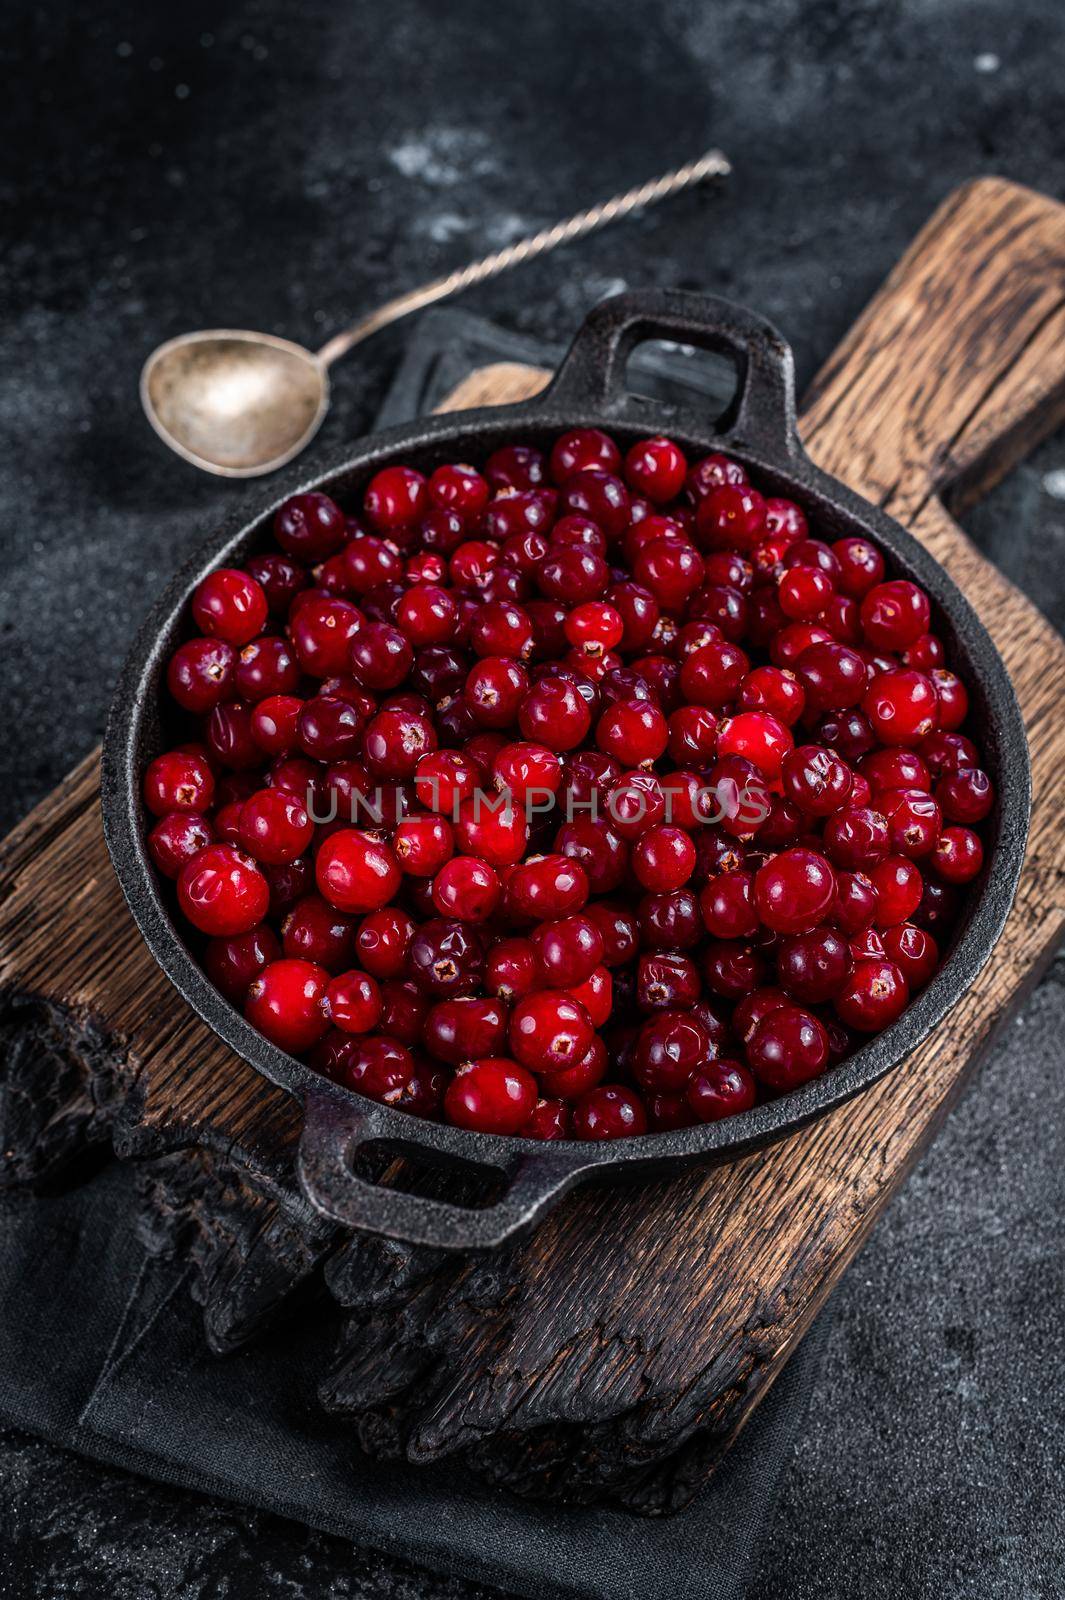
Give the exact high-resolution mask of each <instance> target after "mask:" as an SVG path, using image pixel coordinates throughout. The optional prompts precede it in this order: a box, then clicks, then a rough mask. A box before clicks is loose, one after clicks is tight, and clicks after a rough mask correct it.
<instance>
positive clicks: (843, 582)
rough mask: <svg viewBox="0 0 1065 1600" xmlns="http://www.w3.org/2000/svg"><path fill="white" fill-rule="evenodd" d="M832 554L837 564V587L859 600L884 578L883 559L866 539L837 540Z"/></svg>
mask: <svg viewBox="0 0 1065 1600" xmlns="http://www.w3.org/2000/svg"><path fill="white" fill-rule="evenodd" d="M832 554H833V555H834V556H835V558H836V560H837V561H838V562H839V586H840V588H841V589H842V590H843V592H844V594H847V595H850V596H851V598H852V599H854V600H861V599H863V598H864V596H865V595H867V594H868V593H869V590H870V589H872V588H873V587H874V586H875V585H876V584H878V583H880V581H881V580H882V578H883V576H884V558H883V556H882V555H881V554H880V551H879V550H878V549H877V548H876V545H875V544H870V543H869V540H868V539H861V538H858V539H837V541H836V543H835V544H834V545H833V546H832Z"/></svg>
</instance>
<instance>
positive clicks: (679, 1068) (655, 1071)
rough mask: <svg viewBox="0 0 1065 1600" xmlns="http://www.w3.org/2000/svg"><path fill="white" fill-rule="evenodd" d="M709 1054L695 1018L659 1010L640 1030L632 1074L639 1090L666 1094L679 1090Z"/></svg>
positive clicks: (709, 1047) (706, 1036) (708, 1045)
mask: <svg viewBox="0 0 1065 1600" xmlns="http://www.w3.org/2000/svg"><path fill="white" fill-rule="evenodd" d="M712 1053H713V1048H712V1044H711V1040H710V1036H709V1034H708V1033H707V1031H706V1029H705V1028H704V1027H703V1025H702V1023H701V1022H700V1021H699V1020H698V1018H697V1017H695V1016H693V1015H691V1014H690V1013H689V1012H685V1011H660V1012H658V1013H657V1015H655V1016H653V1017H651V1018H650V1019H649V1020H648V1021H647V1022H645V1023H644V1025H643V1027H642V1028H641V1029H640V1035H639V1038H638V1040H637V1043H636V1054H635V1057H634V1060H633V1073H634V1076H635V1078H636V1081H637V1083H638V1084H639V1085H640V1087H641V1088H643V1089H647V1090H648V1091H650V1092H651V1093H653V1094H669V1093H672V1092H674V1091H676V1090H678V1089H683V1088H684V1086H685V1085H686V1084H687V1082H688V1080H689V1079H690V1077H691V1076H692V1073H693V1072H695V1071H696V1069H697V1068H699V1067H701V1066H703V1065H704V1064H705V1063H706V1062H707V1061H708V1060H709V1059H710V1057H711V1055H712Z"/></svg>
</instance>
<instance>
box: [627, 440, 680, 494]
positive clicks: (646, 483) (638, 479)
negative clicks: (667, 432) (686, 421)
mask: <svg viewBox="0 0 1065 1600" xmlns="http://www.w3.org/2000/svg"><path fill="white" fill-rule="evenodd" d="M624 470H625V481H626V483H627V484H628V485H629V488H630V489H633V490H634V491H635V492H636V493H637V494H642V495H645V496H646V498H647V499H648V500H650V501H651V502H652V504H654V505H666V504H667V503H668V502H669V501H670V500H675V499H676V497H677V495H679V494H680V491H681V490H682V489H683V487H684V480H685V478H686V477H687V475H688V463H687V462H686V461H685V459H684V453H683V451H682V450H680V449H679V447H678V446H677V445H675V444H674V443H673V441H672V440H671V439H664V438H662V437H656V438H653V439H641V440H639V442H638V443H636V444H634V445H633V446H632V447H631V448H630V449H629V450H628V452H627V453H626V456H625V468H624Z"/></svg>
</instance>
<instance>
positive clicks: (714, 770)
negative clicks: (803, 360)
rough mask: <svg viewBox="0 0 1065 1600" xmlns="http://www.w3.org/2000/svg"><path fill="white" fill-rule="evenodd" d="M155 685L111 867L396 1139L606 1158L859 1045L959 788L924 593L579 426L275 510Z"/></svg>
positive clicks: (888, 991) (724, 485) (918, 914)
mask: <svg viewBox="0 0 1065 1600" xmlns="http://www.w3.org/2000/svg"><path fill="white" fill-rule="evenodd" d="M273 535H274V540H275V542H276V547H275V548H271V549H269V550H264V551H263V552H262V553H261V554H257V555H253V556H251V557H249V559H248V560H247V561H246V562H245V563H244V566H243V567H242V568H240V569H236V568H224V569H221V570H219V571H215V572H212V573H211V574H210V576H209V577H207V578H205V579H204V580H203V582H202V583H201V584H200V585H199V587H198V589H197V590H196V592H195V595H194V596H193V600H192V606H191V620H192V623H193V625H194V627H195V629H196V632H195V635H194V636H193V637H191V638H189V639H188V640H187V641H186V642H185V643H183V644H182V645H180V646H179V647H178V649H177V650H176V651H175V652H174V655H173V657H172V658H171V660H170V663H169V668H168V672H167V685H168V690H169V694H170V696H171V698H172V700H173V701H174V702H176V705H177V707H178V708H180V712H181V714H182V715H183V717H184V719H185V721H186V723H187V742H182V743H180V744H178V745H177V746H176V747H175V748H173V749H171V750H168V751H167V752H166V754H164V755H160V756H158V757H157V758H156V759H155V760H154V761H153V762H152V763H151V765H150V766H149V767H148V770H147V772H146V773H145V774H144V799H145V803H146V805H147V808H148V811H149V812H150V813H151V818H152V824H151V830H150V832H149V834H148V849H149V851H150V854H151V857H152V860H153V861H154V863H155V865H156V867H157V868H158V870H159V871H160V873H161V874H162V875H163V876H164V877H165V878H168V879H171V880H174V883H175V889H176V898H177V904H178V906H179V908H180V911H181V914H182V915H183V916H184V917H185V918H186V919H187V920H188V922H189V923H191V925H192V927H193V929H195V930H196V932H197V933H198V934H199V935H201V936H203V941H202V961H203V966H204V968H205V970H206V972H207V973H208V975H209V977H210V978H211V980H212V981H213V983H214V984H215V985H217V987H218V988H219V989H220V990H221V992H222V993H223V994H224V995H226V996H227V997H228V999H229V1000H230V1001H231V1002H232V1003H233V1004H234V1005H236V1006H239V1007H241V1008H243V1010H244V1013H245V1015H246V1016H247V1017H248V1019H249V1020H250V1021H251V1022H252V1023H253V1024H254V1025H255V1027H256V1028H258V1029H259V1030H260V1031H261V1032H262V1033H263V1034H265V1035H266V1037H267V1038H269V1039H271V1040H273V1041H274V1043H275V1044H277V1045H279V1046H281V1048H282V1049H284V1050H287V1051H289V1052H291V1053H293V1054H295V1055H299V1056H302V1057H304V1058H305V1059H306V1060H307V1062H308V1063H309V1064H310V1065H311V1066H312V1067H314V1068H316V1069H317V1070H318V1071H320V1072H322V1073H324V1074H326V1075H327V1076H328V1077H330V1078H332V1079H334V1080H336V1081H337V1082H338V1083H341V1084H344V1085H346V1086H347V1087H349V1088H351V1089H354V1090H356V1091H357V1092H358V1093H360V1094H363V1095H368V1096H369V1097H370V1098H372V1099H375V1100H379V1101H382V1102H384V1103H386V1104H388V1105H391V1106H395V1107H398V1108H400V1109H402V1110H404V1111H408V1112H411V1113H413V1114H415V1115H417V1116H423V1117H435V1118H439V1119H442V1120H445V1121H447V1122H450V1123H454V1124H456V1125H458V1126H459V1127H463V1128H471V1129H476V1130H479V1131H482V1132H486V1133H497V1134H524V1135H526V1136H527V1137H529V1138H535V1139H567V1138H573V1139H613V1138H619V1137H623V1136H625V1135H628V1134H640V1133H644V1132H645V1131H647V1130H652V1131H653V1130H660V1129H668V1128H677V1127H683V1126H686V1125H689V1124H692V1123H695V1122H700V1121H702V1122H706V1121H712V1120H715V1119H718V1118H721V1117H726V1116H729V1115H731V1114H733V1113H735V1112H739V1111H743V1110H746V1109H747V1108H748V1107H750V1106H752V1105H754V1104H755V1102H756V1101H757V1100H759V1099H764V1098H768V1097H772V1096H774V1095H777V1094H780V1093H782V1092H784V1091H786V1090H789V1089H793V1088H795V1087H796V1085H798V1084H801V1083H805V1082H806V1081H807V1080H809V1079H811V1078H815V1077H817V1076H818V1075H819V1074H820V1073H823V1072H824V1071H825V1070H826V1068H828V1067H830V1066H832V1065H833V1064H835V1063H836V1062H838V1061H840V1060H841V1059H842V1058H843V1057H844V1056H845V1055H846V1054H847V1053H848V1051H850V1050H851V1049H852V1048H853V1047H854V1045H855V1043H856V1041H857V1040H858V1039H860V1038H861V1037H863V1036H867V1035H869V1034H873V1033H876V1032H877V1031H878V1030H880V1029H881V1028H884V1027H886V1026H887V1025H888V1024H889V1023H891V1022H894V1020H895V1019H896V1017H898V1015H899V1013H900V1012H901V1011H902V1010H903V1008H904V1007H905V1006H906V1004H907V1002H908V1000H909V998H910V996H911V995H912V994H913V993H914V992H915V991H916V990H918V989H920V988H921V986H922V985H923V984H926V983H927V982H928V980H929V978H930V977H931V976H932V974H933V973H934V972H935V970H936V967H937V965H938V963H939V959H940V945H941V943H942V940H943V936H944V934H945V932H947V931H948V930H949V928H950V925H951V923H952V921H953V919H954V918H955V916H956V914H957V909H958V903H959V889H960V886H962V885H964V884H966V883H968V882H969V880H970V879H972V878H973V877H974V876H975V875H976V874H977V873H978V872H979V870H980V867H981V863H982V858H983V848H982V845H981V841H980V838H979V835H978V833H977V832H976V831H974V829H975V825H976V824H978V823H980V822H981V821H982V820H983V819H984V818H985V817H986V816H987V815H988V812H989V811H990V809H991V806H992V799H993V796H992V786H991V783H990V780H989V779H988V777H987V775H986V773H985V772H984V771H983V770H982V769H981V767H980V759H979V753H978V751H977V748H976V746H975V744H974V743H973V742H972V740H971V738H969V737H968V736H967V735H966V734H965V733H963V732H962V731H961V728H962V725H963V724H964V722H965V718H966V714H967V710H968V697H967V694H966V690H965V687H964V685H963V684H962V682H961V681H960V679H959V678H958V677H957V676H956V675H955V674H954V673H953V672H952V671H950V669H949V667H948V666H947V665H946V664H945V659H944V649H943V644H942V641H941V640H940V639H939V637H937V635H936V634H935V633H934V632H932V631H930V630H931V622H932V619H931V613H930V608H929V602H928V598H927V596H926V595H925V594H924V593H923V592H922V590H921V589H919V588H918V587H917V586H916V585H915V584H913V583H910V582H908V581H907V580H905V579H901V578H892V577H889V576H888V575H887V573H886V571H885V565H884V559H883V556H882V555H881V553H880V551H879V550H878V549H877V548H876V547H875V546H874V545H872V544H871V543H869V542H868V541H867V540H866V539H862V538H848V539H840V540H837V541H836V542H835V543H833V544H828V543H825V542H823V541H821V540H819V539H817V538H814V537H811V531H810V529H809V527H808V525H807V520H806V517H805V515H804V514H803V512H802V510H801V509H800V508H799V507H798V506H797V505H795V504H793V503H792V502H791V501H789V500H783V499H774V498H766V497H765V496H763V495H762V494H761V493H760V492H759V491H758V489H757V488H755V487H753V486H752V484H751V483H750V482H749V481H748V477H747V473H746V472H745V470H744V468H743V467H742V466H740V465H738V464H737V463H736V462H735V461H732V460H729V459H727V458H726V457H725V456H722V455H709V456H706V457H705V458H704V459H702V460H700V461H696V462H694V463H693V462H689V461H688V460H687V459H686V458H685V456H684V454H683V453H682V451H681V450H680V449H679V448H678V447H677V446H676V445H675V444H674V443H672V442H671V441H670V440H669V439H665V438H654V439H644V440H641V441H640V442H639V443H637V444H635V445H633V446H632V448H631V449H630V450H629V451H628V452H627V454H625V455H622V452H621V451H620V450H619V448H618V446H617V444H616V443H615V442H614V440H612V439H611V438H609V437H608V436H607V435H606V434H604V433H601V432H599V431H597V430H595V429H591V428H580V429H576V430H574V431H572V432H570V433H567V434H564V435H562V437H561V438H559V439H557V440H556V441H555V443H554V445H553V447H552V448H551V449H550V451H549V452H542V451H540V450H538V449H534V448H531V447H530V446H528V445H523V444H514V445H508V446H506V447H504V448H502V449H499V450H496V451H495V452H494V454H492V455H491V456H489V458H488V459H487V461H485V462H484V463H483V465H482V466H481V467H480V469H479V470H478V469H475V468H474V467H472V466H466V465H459V464H447V465H443V466H438V467H437V468H436V470H435V471H433V472H432V473H431V474H429V475H428V476H426V475H424V474H423V473H421V472H418V471H415V470H414V468H412V467H409V466H391V467H386V468H385V469H384V470H383V471H381V472H379V473H378V474H377V475H376V476H375V477H374V478H373V479H372V480H371V481H370V483H369V484H368V486H367V488H366V491H365V495H364V498H363V503H362V506H361V508H360V509H359V511H358V513H357V514H355V515H351V514H347V513H346V512H345V511H343V510H341V508H340V507H339V506H338V505H337V504H336V503H335V502H334V501H333V500H331V499H330V498H329V497H328V496H326V495H323V494H301V495H297V496H296V497H295V498H294V499H291V500H289V501H287V502H286V503H285V504H284V505H283V506H282V507H281V509H280V510H279V511H278V513H277V516H276V518H275V521H274V527H273Z"/></svg>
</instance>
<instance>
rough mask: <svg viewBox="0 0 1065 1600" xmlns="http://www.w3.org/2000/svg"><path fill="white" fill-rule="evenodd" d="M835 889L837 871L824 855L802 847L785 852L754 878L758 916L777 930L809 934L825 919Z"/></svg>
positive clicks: (761, 869) (768, 863)
mask: <svg viewBox="0 0 1065 1600" xmlns="http://www.w3.org/2000/svg"><path fill="white" fill-rule="evenodd" d="M835 890H836V878H835V874H834V872H833V871H832V868H831V867H830V866H829V864H828V862H827V861H826V860H825V858H824V856H822V855H819V854H818V852H817V851H815V850H807V849H805V848H803V847H801V846H796V847H795V848H793V849H791V850H783V851H781V853H780V855H778V856H776V857H774V859H773V860H772V861H768V862H767V863H766V864H765V866H764V867H760V868H759V870H758V872H757V873H756V874H755V879H754V897H755V905H756V906H757V908H758V915H759V917H760V918H761V920H762V922H763V923H764V924H765V925H766V927H767V928H772V929H773V930H774V931H775V932H777V933H805V932H806V931H807V930H808V929H809V928H813V927H816V926H817V924H818V923H819V922H823V921H824V919H825V917H826V916H827V915H828V912H829V909H830V908H831V905H832V899H833V896H834V894H835Z"/></svg>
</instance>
